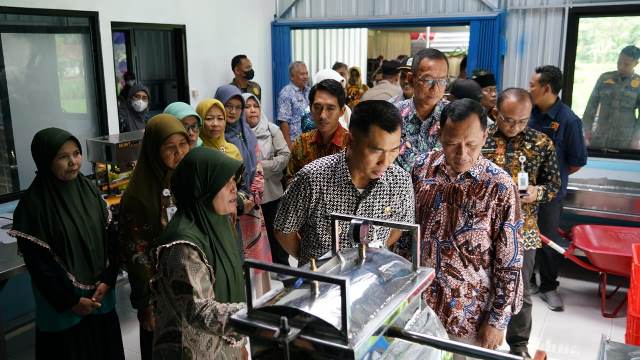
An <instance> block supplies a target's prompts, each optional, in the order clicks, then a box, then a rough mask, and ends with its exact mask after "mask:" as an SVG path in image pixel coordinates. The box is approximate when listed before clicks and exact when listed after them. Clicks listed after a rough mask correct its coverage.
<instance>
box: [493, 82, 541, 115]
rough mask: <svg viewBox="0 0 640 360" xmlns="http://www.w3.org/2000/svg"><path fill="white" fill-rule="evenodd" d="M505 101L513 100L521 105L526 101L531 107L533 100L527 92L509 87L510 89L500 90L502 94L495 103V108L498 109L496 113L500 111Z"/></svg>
mask: <svg viewBox="0 0 640 360" xmlns="http://www.w3.org/2000/svg"><path fill="white" fill-rule="evenodd" d="M507 99H513V100H515V101H517V102H519V103H522V102H523V101H527V102H529V104H531V105H533V98H532V97H531V94H530V93H529V92H528V91H527V90H525V89H521V88H516V87H511V88H508V89H504V90H502V92H500V94H498V100H497V102H496V107H497V108H498V111H500V108H501V107H502V103H503V102H505V100H507Z"/></svg>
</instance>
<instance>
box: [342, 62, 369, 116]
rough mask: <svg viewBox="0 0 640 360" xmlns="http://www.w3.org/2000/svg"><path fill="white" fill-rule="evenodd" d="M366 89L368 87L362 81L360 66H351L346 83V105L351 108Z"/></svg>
mask: <svg viewBox="0 0 640 360" xmlns="http://www.w3.org/2000/svg"><path fill="white" fill-rule="evenodd" d="M367 90H369V87H368V86H367V85H366V84H363V83H362V76H361V71H360V68H359V67H357V66H353V67H351V68H350V69H349V83H348V84H347V106H349V108H351V110H353V108H355V107H356V105H358V103H359V102H360V98H362V95H363V94H364V93H365V92H367Z"/></svg>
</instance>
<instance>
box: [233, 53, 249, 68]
mask: <svg viewBox="0 0 640 360" xmlns="http://www.w3.org/2000/svg"><path fill="white" fill-rule="evenodd" d="M246 58H247V55H242V54H240V55H236V56H234V57H233V59H231V70H234V71H235V69H236V66H238V65H240V62H242V59H246Z"/></svg>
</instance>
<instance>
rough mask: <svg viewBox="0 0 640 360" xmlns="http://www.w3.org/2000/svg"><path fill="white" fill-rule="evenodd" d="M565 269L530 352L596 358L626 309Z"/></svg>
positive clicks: (29, 334) (590, 276) (129, 323)
mask: <svg viewBox="0 0 640 360" xmlns="http://www.w3.org/2000/svg"><path fill="white" fill-rule="evenodd" d="M564 273H565V275H569V276H571V277H566V276H565V277H561V278H560V282H561V288H560V294H561V295H562V296H563V298H564V301H565V311H564V312H553V311H551V310H549V309H547V307H546V305H545V303H544V302H542V300H540V298H539V297H537V296H534V297H533V329H532V332H531V341H530V346H529V349H530V352H531V353H532V354H533V352H535V350H536V349H543V350H545V351H546V352H547V354H548V356H549V359H553V360H578V359H580V360H583V359H595V358H596V355H597V352H598V349H599V346H600V339H601V336H602V335H604V336H606V337H609V338H611V340H613V341H619V342H624V332H625V324H626V320H625V317H624V314H623V317H619V318H616V319H607V318H604V317H602V316H601V315H600V308H599V298H598V296H597V283H596V282H595V280H596V275H595V274H594V273H590V272H587V271H585V270H579V269H577V268H575V267H571V266H565V269H564ZM129 291H130V290H129V285H128V283H127V282H126V281H123V282H120V283H119V286H118V307H117V311H118V315H119V317H120V325H121V328H122V338H123V342H124V348H125V353H126V357H127V359H129V360H137V359H140V349H139V347H138V320H137V319H136V313H135V311H134V310H133V309H132V308H131V306H130V303H129V299H128V297H129ZM625 295H626V293H625V292H623V293H621V294H618V295H616V296H614V298H613V300H614V301H615V300H619V299H621V298H622V296H625ZM623 313H624V312H623ZM33 343H34V328H33V325H30V326H27V327H24V328H23V329H22V330H21V331H14V332H13V333H11V334H9V335H8V347H9V359H10V360H25V359H33V356H34V355H33Z"/></svg>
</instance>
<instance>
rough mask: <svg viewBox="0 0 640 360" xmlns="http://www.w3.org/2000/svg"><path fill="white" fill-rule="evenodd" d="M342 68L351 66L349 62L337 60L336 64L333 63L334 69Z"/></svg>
mask: <svg viewBox="0 0 640 360" xmlns="http://www.w3.org/2000/svg"><path fill="white" fill-rule="evenodd" d="M341 68H347V69H349V66H347V64H345V63H343V62H340V61H336V62H335V64H333V66H332V67H331V69H332V70H335V71H338V69H341Z"/></svg>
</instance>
